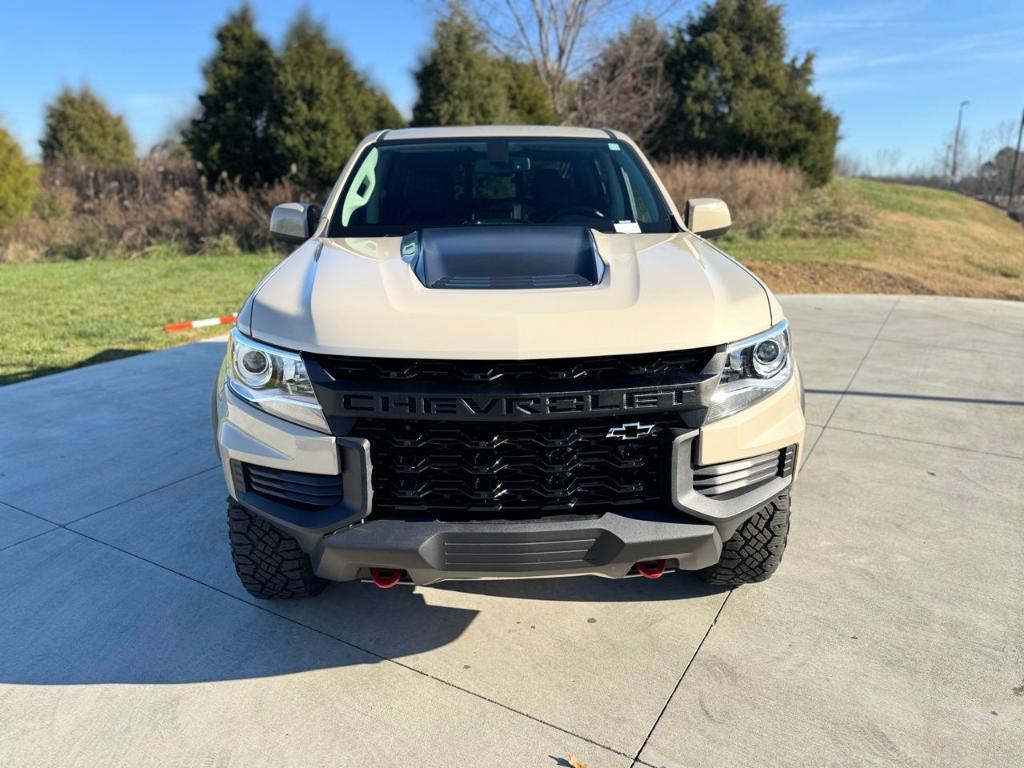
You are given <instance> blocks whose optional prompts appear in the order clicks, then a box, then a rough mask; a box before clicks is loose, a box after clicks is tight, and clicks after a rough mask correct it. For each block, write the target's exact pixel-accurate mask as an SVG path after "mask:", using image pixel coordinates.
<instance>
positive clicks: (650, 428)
mask: <svg viewBox="0 0 1024 768" xmlns="http://www.w3.org/2000/svg"><path fill="white" fill-rule="evenodd" d="M655 430H657V427H656V426H655V425H654V424H641V423H640V422H638V421H634V422H633V423H632V424H623V425H622V426H621V427H612V428H611V429H609V430H608V434H606V435H605V437H607V438H610V439H612V440H639V439H640V438H641V437H650V436H651V435H653V434H654V432H655Z"/></svg>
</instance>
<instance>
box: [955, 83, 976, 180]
mask: <svg viewBox="0 0 1024 768" xmlns="http://www.w3.org/2000/svg"><path fill="white" fill-rule="evenodd" d="M970 103H971V102H969V101H961V102H960V109H959V111H958V112H957V113H956V133H955V134H953V173H952V174H951V175H952V177H953V181H956V156H957V152H959V151H960V121H961V120H962V119H963V116H964V107H966V106H967V105H968V104H970Z"/></svg>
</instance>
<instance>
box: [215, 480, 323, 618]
mask: <svg viewBox="0 0 1024 768" xmlns="http://www.w3.org/2000/svg"><path fill="white" fill-rule="evenodd" d="M228 538H229V539H230V541H231V559H232V560H233V561H234V563H235V572H236V573H237V574H238V579H239V581H241V582H242V586H243V587H245V589H246V591H248V593H249V594H250V595H252V596H253V597H259V598H263V599H264V600H271V599H275V598H289V597H312V596H313V595H318V594H320V592H322V591H323V589H324V587H326V586H327V580H326V579H321V578H320V577H319V576H317V575H316V574H315V573H313V566H312V564H311V563H310V562H309V556H308V555H307V554H306V553H305V552H303V551H302V548H301V547H300V546H299V542H297V541H296V540H295V539H294V538H293V537H291V536H289V535H288V534H287V533H285V532H284V531H281V530H279V529H278V528H275V527H274V526H272V525H271V524H270V523H268V522H267V521H266V520H264V519H263V518H262V517H260V516H259V515H254V514H253V513H252V512H250V511H249V510H247V509H246V508H245V507H243V506H242V505H241V504H239V503H238V502H237V501H235V500H234V499H230V498H229V499H228Z"/></svg>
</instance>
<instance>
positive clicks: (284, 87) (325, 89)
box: [271, 11, 403, 190]
mask: <svg viewBox="0 0 1024 768" xmlns="http://www.w3.org/2000/svg"><path fill="white" fill-rule="evenodd" d="M277 82H278V99H277V109H278V113H277V114H278V118H277V119H276V120H275V121H274V125H273V128H272V131H271V133H272V135H273V136H274V138H275V139H276V142H277V146H278V148H279V151H280V152H281V154H282V156H283V157H284V159H285V161H286V162H287V163H289V164H290V165H293V166H294V167H295V179H296V180H297V181H298V182H299V184H301V185H303V186H305V187H306V188H308V189H311V190H323V189H326V188H328V187H330V186H331V185H332V184H333V183H334V181H335V179H336V178H337V176H338V173H339V171H341V168H342V166H343V165H344V164H345V160H346V159H347V158H348V156H349V155H350V154H351V152H352V150H353V149H355V147H356V145H357V144H358V142H359V140H360V139H362V138H363V136H365V135H366V134H367V133H370V132H371V131H374V130H378V129H380V128H395V127H399V126H400V125H401V124H402V122H403V121H402V117H401V115H400V114H399V113H398V110H397V109H395V107H394V105H393V104H392V103H391V101H390V100H389V99H388V98H387V96H386V95H385V94H384V93H383V92H382V91H379V90H377V89H376V88H373V87H372V86H371V85H370V84H369V83H368V82H367V81H366V79H365V78H364V77H363V76H362V75H360V74H359V73H358V72H357V71H356V69H355V68H354V67H353V66H352V63H351V61H349V58H348V56H346V55H345V53H344V51H342V50H340V49H338V48H337V47H335V46H334V45H332V43H331V41H330V40H329V39H328V37H327V32H326V30H325V29H324V27H323V25H322V24H319V23H317V22H316V21H314V20H313V19H311V18H310V16H309V14H308V13H306V12H305V11H303V12H300V14H299V16H298V17H297V18H296V19H295V21H294V22H293V23H292V25H291V28H290V29H289V30H288V33H287V35H286V37H285V43H284V49H283V50H282V52H281V60H280V68H279V73H278V80H277Z"/></svg>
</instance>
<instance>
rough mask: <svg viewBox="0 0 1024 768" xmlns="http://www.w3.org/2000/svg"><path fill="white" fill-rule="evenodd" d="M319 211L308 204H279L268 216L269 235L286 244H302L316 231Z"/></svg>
mask: <svg viewBox="0 0 1024 768" xmlns="http://www.w3.org/2000/svg"><path fill="white" fill-rule="evenodd" d="M319 219H320V209H319V208H318V207H317V206H315V205H312V204H310V203H281V205H278V206H275V207H274V211H273V213H271V214H270V234H271V235H273V236H274V237H275V238H277V239H278V240H283V241H284V242H286V243H304V242H306V241H307V240H308V239H309V237H310V235H312V234H313V232H314V231H315V230H316V224H317V221H318V220H319Z"/></svg>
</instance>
